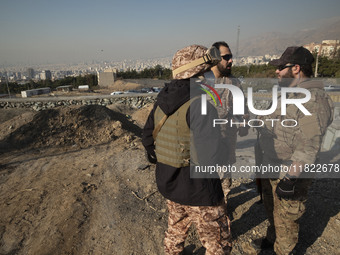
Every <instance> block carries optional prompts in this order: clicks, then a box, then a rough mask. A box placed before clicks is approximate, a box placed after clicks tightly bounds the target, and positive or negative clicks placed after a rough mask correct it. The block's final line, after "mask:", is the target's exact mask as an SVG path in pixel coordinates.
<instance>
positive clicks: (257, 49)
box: [234, 17, 340, 56]
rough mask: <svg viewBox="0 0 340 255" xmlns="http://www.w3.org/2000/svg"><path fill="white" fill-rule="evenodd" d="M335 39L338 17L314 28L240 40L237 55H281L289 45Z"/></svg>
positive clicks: (339, 34) (338, 32) (339, 28)
mask: <svg viewBox="0 0 340 255" xmlns="http://www.w3.org/2000/svg"><path fill="white" fill-rule="evenodd" d="M335 39H338V40H340V17H334V18H330V19H329V20H326V21H324V22H323V23H322V24H319V25H318V26H317V27H316V28H310V29H304V30H299V31H296V32H294V33H291V34H285V33H280V32H269V33H264V34H261V35H258V36H254V37H250V38H247V39H244V40H240V45H239V56H262V55H265V54H270V55H273V54H277V55H281V54H282V53H283V51H284V50H285V49H286V48H287V47H289V46H293V45H304V44H308V43H312V42H316V43H321V41H322V40H335ZM234 52H235V50H234Z"/></svg>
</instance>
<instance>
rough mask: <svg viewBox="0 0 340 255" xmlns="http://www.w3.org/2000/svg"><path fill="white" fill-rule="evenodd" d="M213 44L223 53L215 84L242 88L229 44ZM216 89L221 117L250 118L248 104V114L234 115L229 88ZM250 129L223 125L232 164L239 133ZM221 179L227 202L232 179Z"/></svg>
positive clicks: (241, 134)
mask: <svg viewBox="0 0 340 255" xmlns="http://www.w3.org/2000/svg"><path fill="white" fill-rule="evenodd" d="M212 46H214V47H216V48H217V49H219V51H220V53H221V61H220V62H219V63H218V64H217V65H216V66H213V67H212V68H211V71H212V72H213V73H214V76H215V84H232V85H235V86H238V87H239V88H241V89H242V87H241V82H240V81H239V79H237V78H236V77H234V76H233V75H232V74H231V67H232V65H233V54H232V53H231V50H230V47H229V45H228V44H227V43H226V42H224V41H219V42H215V43H214V44H213V45H212ZM216 91H217V92H218V94H219V96H220V98H221V100H222V107H217V112H218V116H219V118H220V119H227V120H228V123H230V121H231V119H233V121H234V122H243V120H244V119H246V121H247V120H248V119H249V115H248V108H247V107H246V106H245V111H246V114H245V115H244V116H234V115H233V114H232V113H233V97H232V94H231V93H230V91H229V90H228V89H216ZM248 129H249V127H248V126H246V127H245V126H236V125H233V126H232V127H230V126H229V125H222V126H221V133H222V141H221V142H222V143H224V146H225V148H227V151H226V153H225V155H226V157H227V161H228V163H229V164H230V165H231V164H234V163H235V162H236V141H237V134H239V136H246V135H248ZM221 179H222V189H223V193H224V199H225V203H227V195H228V193H229V192H230V187H231V184H232V179H231V178H230V176H221Z"/></svg>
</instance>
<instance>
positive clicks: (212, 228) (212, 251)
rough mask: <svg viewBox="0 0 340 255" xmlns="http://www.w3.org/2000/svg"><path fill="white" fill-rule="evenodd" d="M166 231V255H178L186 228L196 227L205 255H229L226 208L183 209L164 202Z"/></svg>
mask: <svg viewBox="0 0 340 255" xmlns="http://www.w3.org/2000/svg"><path fill="white" fill-rule="evenodd" d="M167 206H168V210H169V220H168V230H167V231H166V233H165V239H164V250H165V254H167V255H168V254H172V255H174V254H181V252H182V251H183V249H184V241H185V239H186V237H187V235H188V230H189V227H190V225H191V224H192V223H194V224H195V226H196V229H197V233H198V235H199V237H200V240H201V243H202V245H203V246H204V247H205V248H206V255H220V254H221V255H222V254H230V251H231V247H232V244H231V234H230V221H229V218H228V216H227V215H226V213H225V206H224V204H223V205H220V206H186V205H180V204H178V203H175V202H172V201H170V200H168V201H167Z"/></svg>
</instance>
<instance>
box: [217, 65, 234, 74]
mask: <svg viewBox="0 0 340 255" xmlns="http://www.w3.org/2000/svg"><path fill="white" fill-rule="evenodd" d="M227 67H231V65H230V64H229V65H228V66H227ZM217 69H218V71H219V72H220V74H221V75H222V76H223V77H229V76H230V75H231V69H227V68H223V67H222V66H221V65H220V64H217Z"/></svg>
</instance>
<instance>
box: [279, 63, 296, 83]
mask: <svg viewBox="0 0 340 255" xmlns="http://www.w3.org/2000/svg"><path fill="white" fill-rule="evenodd" d="M293 80H294V76H293V71H292V69H291V67H289V70H288V73H286V74H285V75H284V76H282V77H281V80H279V86H280V87H289V85H290V84H291V83H292V82H293Z"/></svg>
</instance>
